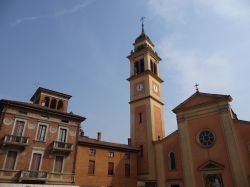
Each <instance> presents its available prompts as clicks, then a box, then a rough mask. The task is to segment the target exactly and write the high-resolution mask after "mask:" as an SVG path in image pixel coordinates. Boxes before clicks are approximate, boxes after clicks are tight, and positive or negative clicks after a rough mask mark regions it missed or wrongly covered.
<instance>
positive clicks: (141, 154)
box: [140, 145, 143, 157]
mask: <svg viewBox="0 0 250 187" xmlns="http://www.w3.org/2000/svg"><path fill="white" fill-rule="evenodd" d="M140 157H143V145H140Z"/></svg>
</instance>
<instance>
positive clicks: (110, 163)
mask: <svg viewBox="0 0 250 187" xmlns="http://www.w3.org/2000/svg"><path fill="white" fill-rule="evenodd" d="M110 165H112V170H110V168H109V166H110ZM114 167H115V164H114V162H108V176H114V174H115V172H114ZM109 171H112V173H110V172H109Z"/></svg>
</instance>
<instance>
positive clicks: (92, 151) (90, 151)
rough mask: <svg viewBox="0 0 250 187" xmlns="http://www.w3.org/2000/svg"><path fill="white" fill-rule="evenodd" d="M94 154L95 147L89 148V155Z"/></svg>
mask: <svg viewBox="0 0 250 187" xmlns="http://www.w3.org/2000/svg"><path fill="white" fill-rule="evenodd" d="M95 155H96V149H95V148H89V156H95Z"/></svg>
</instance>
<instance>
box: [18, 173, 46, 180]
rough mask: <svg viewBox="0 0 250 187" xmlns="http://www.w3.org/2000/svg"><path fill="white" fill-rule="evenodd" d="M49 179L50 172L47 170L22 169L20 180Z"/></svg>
mask: <svg viewBox="0 0 250 187" xmlns="http://www.w3.org/2000/svg"><path fill="white" fill-rule="evenodd" d="M47 180H48V172H46V171H21V175H20V178H19V182H22V181H41V182H46V181H47Z"/></svg>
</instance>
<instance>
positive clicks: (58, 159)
mask: <svg viewBox="0 0 250 187" xmlns="http://www.w3.org/2000/svg"><path fill="white" fill-rule="evenodd" d="M63 159H64V157H63V156H56V160H55V168H54V172H57V173H61V172H62V169H63Z"/></svg>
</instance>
